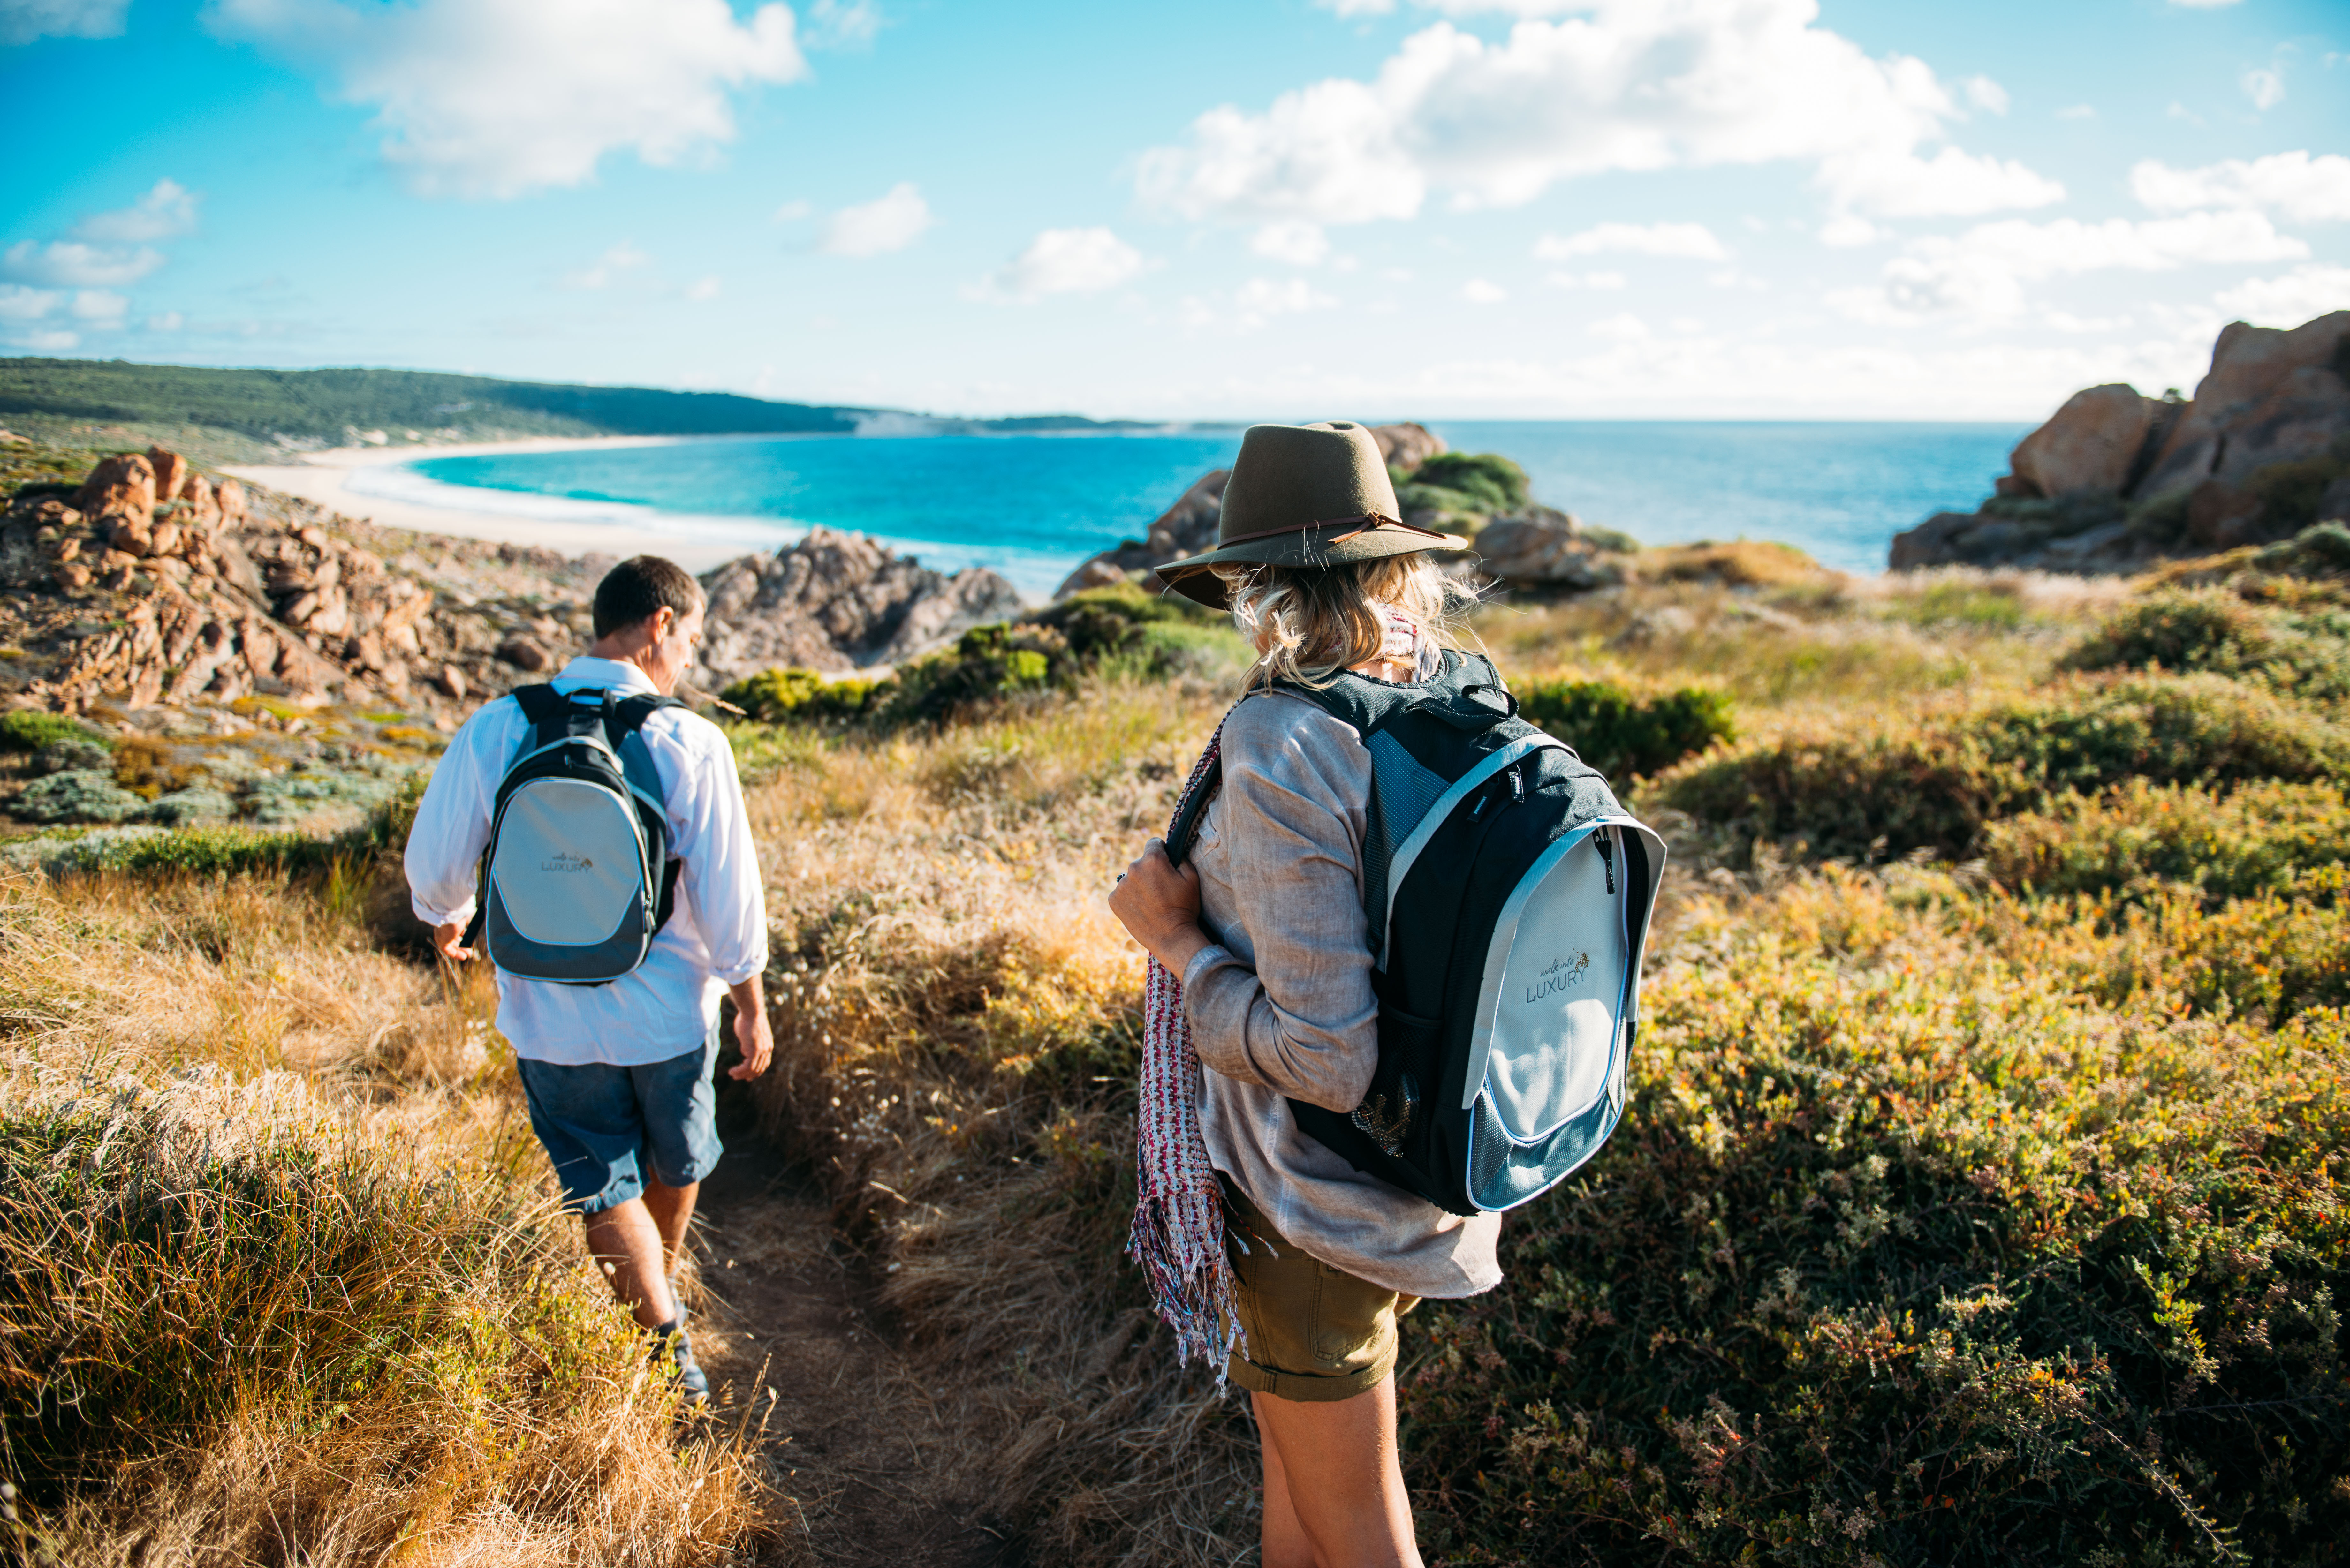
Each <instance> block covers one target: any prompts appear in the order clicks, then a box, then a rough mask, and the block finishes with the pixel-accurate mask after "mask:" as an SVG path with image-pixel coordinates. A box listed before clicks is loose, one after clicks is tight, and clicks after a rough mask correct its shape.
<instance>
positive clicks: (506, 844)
mask: <svg viewBox="0 0 2350 1568" xmlns="http://www.w3.org/2000/svg"><path fill="white" fill-rule="evenodd" d="M514 699H515V701H516V702H518V703H520V704H521V705H522V711H523V717H524V718H525V720H527V721H528V722H529V724H530V728H529V730H528V731H527V732H526V733H525V736H524V738H523V742H522V744H521V745H520V746H518V747H517V748H516V749H515V758H514V761H513V762H512V763H509V764H508V765H507V767H506V773H505V777H504V780H503V781H502V782H501V783H500V784H499V785H498V793H497V798H496V803H495V805H494V808H493V811H492V814H491V818H490V841H489V845H488V846H487V847H486V848H485V849H484V851H483V853H482V880H481V888H482V890H481V895H480V898H479V899H478V900H477V903H476V908H475V912H474V915H473V928H472V929H471V930H469V931H468V932H467V933H466V938H465V940H466V941H467V942H468V943H469V944H470V943H472V942H473V941H475V940H480V939H481V938H482V937H484V936H486V937H487V939H488V942H489V954H490V961H491V962H493V963H494V964H496V965H497V967H498V968H500V969H502V970H504V971H505V972H506V973H508V974H512V975H518V976H520V977H522V978H523V979H525V980H550V981H560V982H562V983H564V984H567V985H608V984H610V983H611V982H612V981H616V980H618V979H619V978H620V977H621V976H622V975H624V974H627V973H628V972H629V971H631V970H633V969H635V968H636V967H637V966H638V965H639V964H641V963H642V962H644V961H645V955H646V953H648V952H650V950H651V949H652V943H653V938H654V937H655V936H657V935H659V934H660V929H661V927H662V926H664V925H666V924H667V923H668V921H669V917H670V910H671V907H672V906H673V905H674V903H675V901H676V896H677V878H678V873H679V872H680V870H681V869H682V867H683V866H684V862H682V861H681V860H678V859H676V858H674V857H671V854H670V847H669V816H668V812H667V810H666V805H667V802H666V799H665V794H664V792H663V790H662V788H661V782H660V774H658V773H657V772H655V771H654V769H653V760H652V753H650V752H649V751H647V750H646V749H645V741H644V736H643V735H642V734H641V733H640V731H642V729H643V728H644V723H645V721H646V720H647V719H650V718H651V717H652V716H653V715H654V714H655V713H658V712H659V711H661V710H662V709H664V708H681V707H683V706H684V704H683V703H681V702H680V701H678V700H677V699H676V698H674V697H656V696H653V695H651V694H650V693H639V694H635V695H631V696H627V697H621V698H619V699H617V700H616V699H615V698H614V697H613V695H612V693H610V692H609V691H573V692H569V693H565V692H561V691H556V689H555V688H554V687H552V686H524V687H519V688H517V689H516V690H515V692H514Z"/></svg>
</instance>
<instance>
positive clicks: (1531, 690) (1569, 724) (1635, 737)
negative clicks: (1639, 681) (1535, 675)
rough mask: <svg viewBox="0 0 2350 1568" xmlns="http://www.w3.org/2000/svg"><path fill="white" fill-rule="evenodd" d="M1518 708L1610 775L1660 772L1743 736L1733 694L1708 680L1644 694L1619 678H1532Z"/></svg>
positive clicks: (1622, 776) (1519, 691) (1523, 689)
mask: <svg viewBox="0 0 2350 1568" xmlns="http://www.w3.org/2000/svg"><path fill="white" fill-rule="evenodd" d="M1516 695H1517V698H1518V705H1519V706H1518V711H1519V712H1520V714H1521V715H1522V716H1523V717H1524V718H1525V720H1526V721H1527V722H1529V723H1533V724H1537V725H1540V726H1541V727H1542V728H1543V729H1545V730H1547V731H1549V732H1551V733H1552V734H1554V735H1556V736H1557V737H1558V738H1559V739H1561V740H1563V741H1565V742H1567V744H1569V745H1571V746H1573V747H1574V748H1575V751H1576V752H1577V753H1579V754H1580V755H1581V756H1582V758H1583V760H1584V761H1585V762H1586V763H1590V764H1591V765H1592V766H1593V767H1595V768H1597V769H1598V770H1599V771H1600V772H1601V773H1603V774H1607V776H1608V777H1610V778H1615V779H1628V778H1631V777H1633V776H1635V775H1639V776H1645V775H1647V774H1655V773H1660V772H1662V771H1663V770H1664V769H1666V768H1669V767H1670V766H1672V765H1673V764H1674V763H1678V762H1679V761H1680V760H1681V759H1682V758H1684V757H1687V756H1690V755H1693V754H1695V753H1699V752H1702V751H1704V750H1706V749H1707V748H1709V747H1711V746H1712V745H1714V744H1716V743H1717V742H1725V741H1730V740H1733V739H1735V738H1736V735H1737V730H1736V727H1735V726H1734V725H1733V724H1732V723H1731V716H1730V699H1729V698H1728V697H1727V696H1725V695H1723V694H1722V693H1721V692H1719V691H1708V690H1707V689H1705V688H1703V687H1700V686H1684V687H1681V688H1679V690H1677V691H1662V692H1658V693H1656V694H1654V695H1652V696H1648V697H1640V696H1637V695H1635V694H1634V693H1633V692H1631V691H1627V690H1626V689H1625V688H1624V687H1622V686H1619V685H1617V683H1616V682H1614V681H1612V680H1530V681H1525V682H1522V683H1521V684H1520V685H1519V686H1518V688H1517V690H1516Z"/></svg>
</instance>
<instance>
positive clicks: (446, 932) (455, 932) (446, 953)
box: [432, 920, 473, 963]
mask: <svg viewBox="0 0 2350 1568" xmlns="http://www.w3.org/2000/svg"><path fill="white" fill-rule="evenodd" d="M464 940H465V922H464V921H463V920H451V921H450V922H449V923H448V924H447V925H443V926H435V927H433V928H432V950H433V951H435V952H437V953H439V954H440V955H441V956H442V958H444V959H447V960H448V961H450V962H451V963H463V962H464V961H466V960H467V959H469V958H472V957H473V949H471V948H469V947H466V946H465V945H464Z"/></svg>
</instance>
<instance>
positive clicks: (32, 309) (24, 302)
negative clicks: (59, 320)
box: [0, 283, 63, 321]
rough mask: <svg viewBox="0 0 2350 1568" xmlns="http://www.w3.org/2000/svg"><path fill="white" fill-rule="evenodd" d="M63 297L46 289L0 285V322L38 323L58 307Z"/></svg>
mask: <svg viewBox="0 0 2350 1568" xmlns="http://www.w3.org/2000/svg"><path fill="white" fill-rule="evenodd" d="M61 297H63V296H60V295H58V294H57V293H55V292H54V291H52V290H49V289H46V288H26V287H25V286H23V285H21V284H14V283H0V321H38V320H39V319H40V318H41V317H44V316H47V314H48V313H49V312H50V311H52V310H55V309H56V308H57V301H58V300H59V299H60V298H61Z"/></svg>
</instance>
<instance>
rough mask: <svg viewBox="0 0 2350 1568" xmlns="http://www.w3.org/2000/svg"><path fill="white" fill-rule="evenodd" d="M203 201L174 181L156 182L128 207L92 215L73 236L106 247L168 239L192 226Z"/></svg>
mask: <svg viewBox="0 0 2350 1568" xmlns="http://www.w3.org/2000/svg"><path fill="white" fill-rule="evenodd" d="M202 201H203V197H202V196H199V195H197V194H196V193H195V192H193V191H191V190H189V189H187V188H186V187H185V186H183V185H182V184H181V183H180V182H178V181H176V180H158V181H156V182H155V186H154V189H152V190H151V191H149V192H147V193H146V194H145V195H144V196H141V197H140V198H139V200H138V201H137V202H133V203H131V204H130V206H128V207H125V208H122V209H121V210H120V211H119V212H113V213H91V214H90V215H89V216H88V217H86V218H84V219H83V220H82V221H81V222H80V223H76V224H75V225H74V226H73V235H74V238H76V239H78V240H94V241H96V242H98V243H99V244H108V245H137V244H147V243H149V242H150V241H152V240H168V239H172V238H175V237H176V236H178V235H181V234H186V233H187V232H188V231H189V230H191V229H192V228H194V227H195V226H196V205H197V203H198V202H202Z"/></svg>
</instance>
